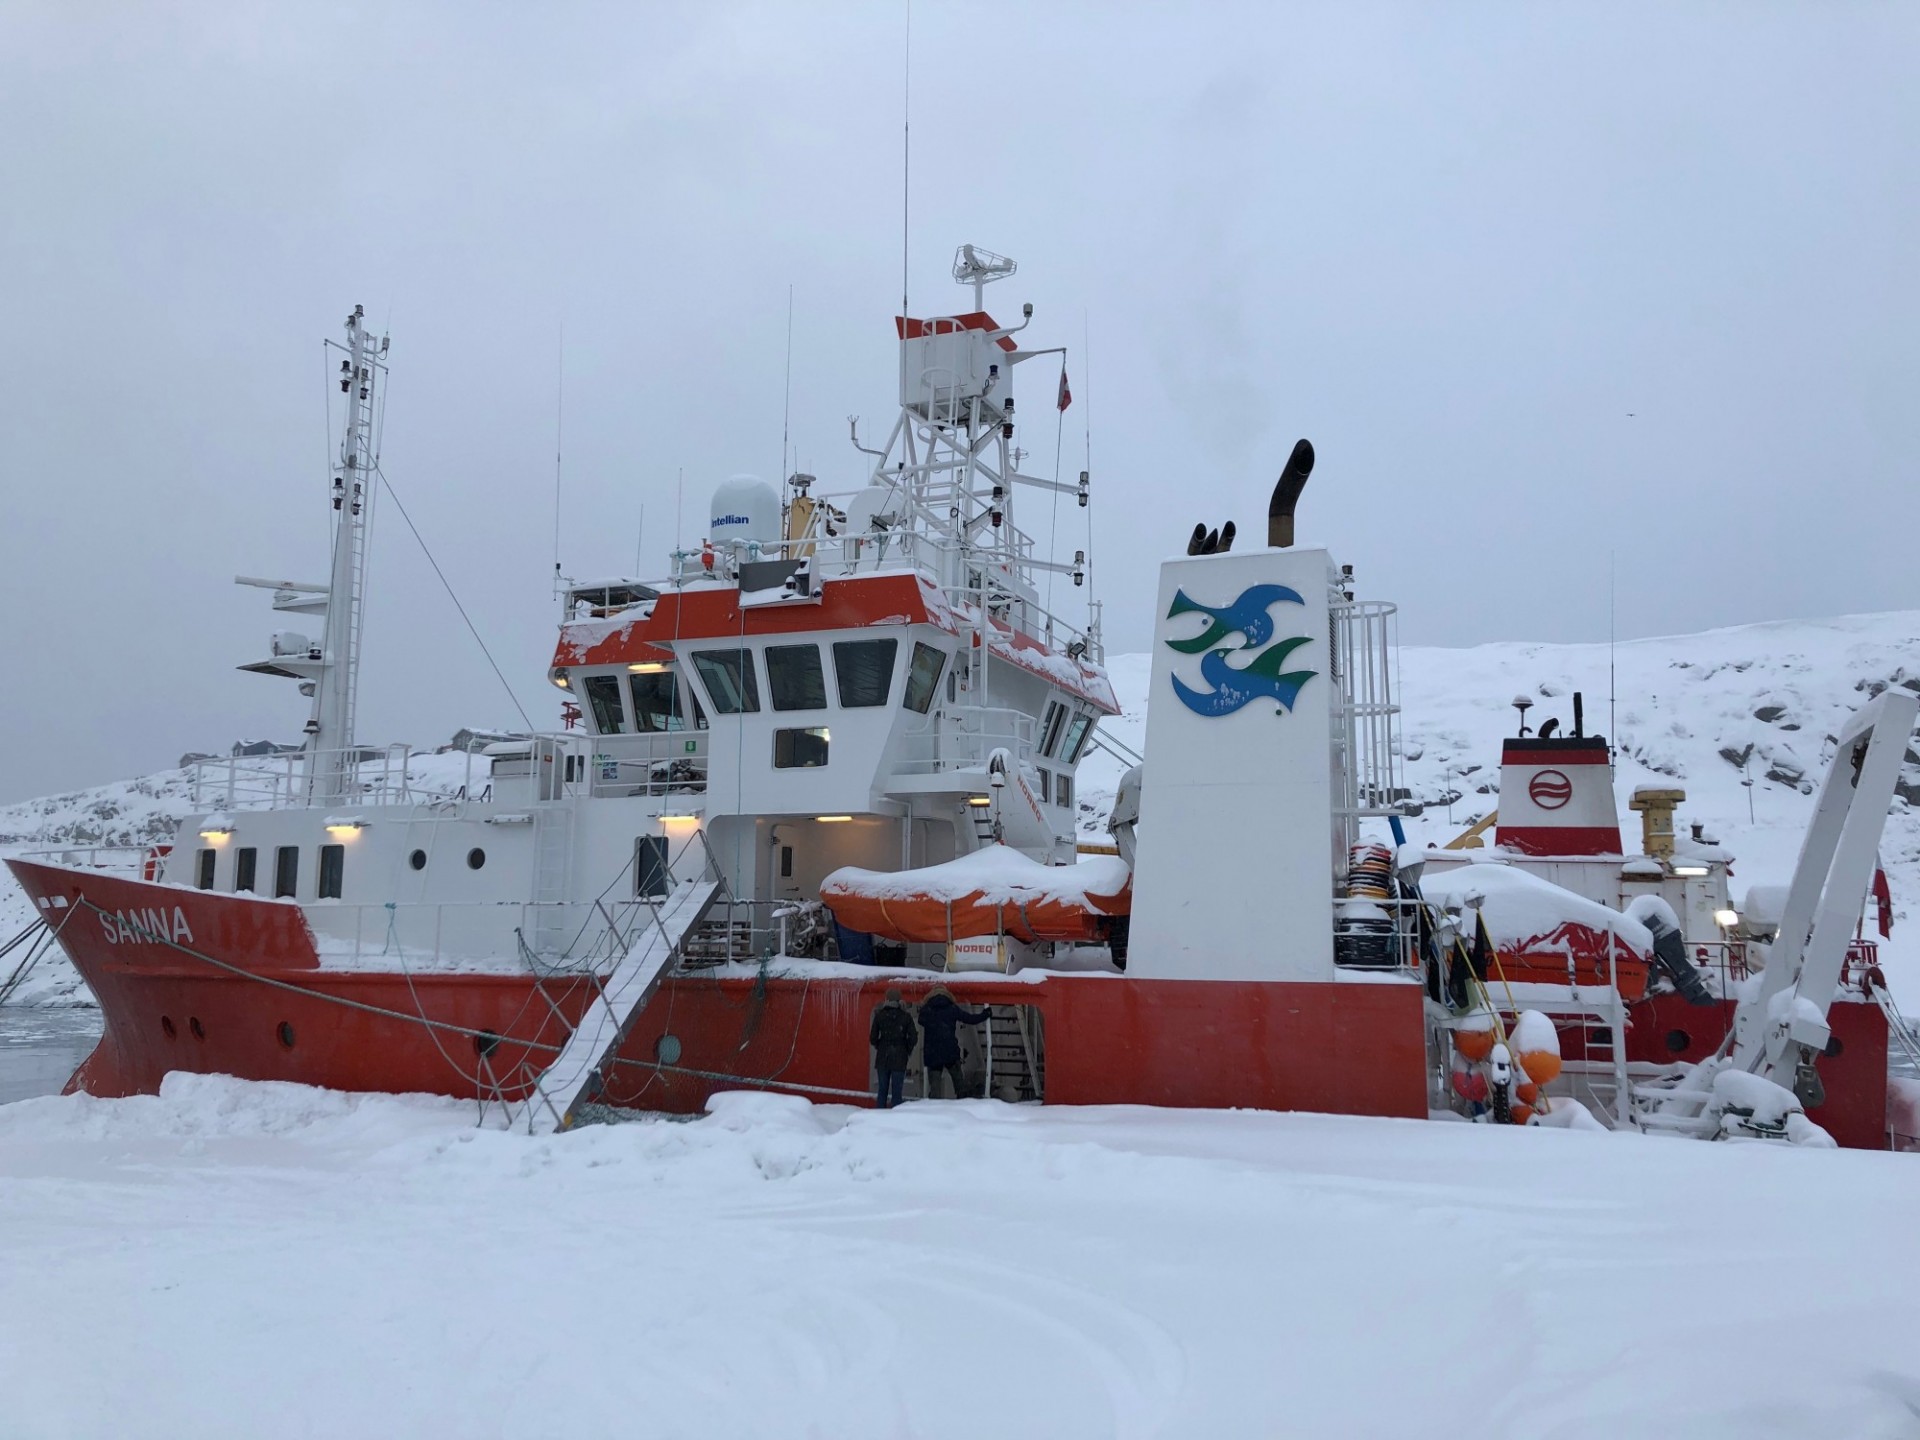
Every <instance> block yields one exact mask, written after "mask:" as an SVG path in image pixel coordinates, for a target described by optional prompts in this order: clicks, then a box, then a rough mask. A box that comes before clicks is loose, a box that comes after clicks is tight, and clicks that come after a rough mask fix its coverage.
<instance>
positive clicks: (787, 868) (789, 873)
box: [780, 845, 793, 880]
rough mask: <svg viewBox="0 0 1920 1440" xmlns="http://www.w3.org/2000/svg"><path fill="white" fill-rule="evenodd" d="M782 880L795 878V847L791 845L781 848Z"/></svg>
mask: <svg viewBox="0 0 1920 1440" xmlns="http://www.w3.org/2000/svg"><path fill="white" fill-rule="evenodd" d="M780 878H781V879H782V880H791V879H792V878H793V847H792V846H791V845H782V846H781V847H780Z"/></svg>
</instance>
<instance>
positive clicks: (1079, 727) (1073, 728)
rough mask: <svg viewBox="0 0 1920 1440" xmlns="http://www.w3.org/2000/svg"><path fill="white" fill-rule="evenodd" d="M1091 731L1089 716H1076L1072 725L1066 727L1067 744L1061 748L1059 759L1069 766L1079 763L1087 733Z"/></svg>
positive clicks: (1090, 718)
mask: <svg viewBox="0 0 1920 1440" xmlns="http://www.w3.org/2000/svg"><path fill="white" fill-rule="evenodd" d="M1092 729H1093V717H1092V716H1091V715H1076V716H1074V717H1073V723H1072V724H1071V725H1069V726H1068V727H1067V743H1066V744H1065V745H1064V746H1062V747H1061V750H1060V758H1061V759H1062V760H1065V761H1066V762H1067V764H1069V765H1077V764H1079V763H1080V752H1081V751H1082V750H1083V749H1085V748H1086V744H1087V737H1088V733H1089V732H1090V731H1091V730H1092Z"/></svg>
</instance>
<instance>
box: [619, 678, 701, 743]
mask: <svg viewBox="0 0 1920 1440" xmlns="http://www.w3.org/2000/svg"><path fill="white" fill-rule="evenodd" d="M627 683H628V684H629V686H630V687H631V688H632V690H633V728H634V729H635V730H638V731H639V732H640V733H641V734H642V735H658V734H662V733H664V732H666V731H669V730H684V729H686V728H687V722H686V721H685V720H683V719H682V718H681V716H680V683H679V680H678V679H677V677H675V675H674V673H673V671H671V670H655V671H653V672H651V673H650V674H646V675H631V676H629V677H628V682H627Z"/></svg>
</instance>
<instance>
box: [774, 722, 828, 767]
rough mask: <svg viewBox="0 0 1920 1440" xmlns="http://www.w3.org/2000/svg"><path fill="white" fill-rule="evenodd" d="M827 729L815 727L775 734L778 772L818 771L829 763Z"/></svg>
mask: <svg viewBox="0 0 1920 1440" xmlns="http://www.w3.org/2000/svg"><path fill="white" fill-rule="evenodd" d="M828 738H829V737H828V734H827V727H826V726H824V725H815V726H812V727H810V728H809V729H805V730H776V731H774V732H773V768H774V769H776V770H817V769H819V768H820V767H821V766H822V765H824V764H826V763H827V740H828Z"/></svg>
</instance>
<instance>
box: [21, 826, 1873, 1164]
mask: <svg viewBox="0 0 1920 1440" xmlns="http://www.w3.org/2000/svg"><path fill="white" fill-rule="evenodd" d="M8 863H9V864H10V865H11V867H12V869H13V871H14V874H15V875H16V876H17V877H18V879H19V880H20V882H21V884H22V886H23V887H24V888H25V889H26V891H27V893H28V894H29V896H30V897H32V898H33V899H34V900H35V901H36V903H39V902H42V901H44V902H46V903H45V904H43V905H42V913H43V914H45V915H46V916H47V917H48V919H49V921H50V922H51V923H53V924H54V925H56V926H60V927H61V934H60V942H61V945H62V946H63V947H64V948H65V950H66V951H67V953H68V955H70V956H71V957H72V959H73V961H74V964H75V965H76V966H77V967H78V969H79V970H80V973H81V975H82V976H83V977H84V978H85V979H86V981H87V984H88V985H89V986H90V987H91V989H92V990H93V993H94V995H95V996H96V997H97V998H98V1000H99V1002H100V1007H101V1011H102V1014H103V1017H104V1019H105V1022H106V1023H105V1029H104V1033H103V1034H102V1036H101V1039H100V1043H99V1045H98V1047H97V1048H96V1049H95V1050H94V1052H93V1053H92V1054H91V1055H90V1056H89V1057H88V1058H87V1060H86V1061H85V1062H84V1063H83V1064H82V1065H81V1066H80V1068H79V1069H78V1070H77V1071H75V1073H74V1076H73V1079H72V1080H71V1081H70V1082H69V1086H68V1088H69V1089H77V1090H84V1091H86V1092H87V1093H88V1094H91V1095H100V1096H118V1095H132V1094H145V1093H151V1092H153V1091H155V1090H157V1089H158V1088H159V1085H160V1081H161V1079H162V1077H163V1076H165V1075H166V1073H167V1072H168V1071H170V1070H192V1071H200V1072H204V1073H219V1074H230V1075H238V1076H241V1077H244V1078H247V1079H258V1080H291V1081H298V1082H300V1083H303V1084H309V1085H321V1086H327V1087H329V1088H333V1089H340V1090H378V1091H391V1092H416V1091H417V1092H429V1093H438V1094H447V1095H459V1096H476V1097H478V1096H497V1095H505V1096H506V1097H507V1098H513V1099H517V1098H519V1097H520V1096H522V1095H524V1094H525V1093H526V1088H527V1084H528V1081H529V1080H530V1078H531V1076H532V1074H533V1073H534V1072H535V1071H537V1070H538V1069H539V1068H541V1067H542V1066H543V1065H544V1064H545V1063H546V1061H547V1060H548V1058H549V1057H550V1056H551V1054H552V1053H553V1049H554V1048H555V1047H557V1046H559V1045H560V1044H561V1043H562V1042H564V1040H565V1039H566V1037H567V1035H568V1034H569V1033H570V1032H571V1029H572V1026H573V1023H574V1021H575V1020H576V1019H577V1018H578V1016H579V1014H580V1012H581V1010H582V1008H583V1007H584V1005H585V1002H586V999H587V996H588V994H589V990H588V988H587V987H588V986H589V984H590V983H591V982H589V981H586V980H583V979H549V980H545V981H536V980H535V979H534V978H533V977H531V976H528V975H522V974H498V975H489V974H474V973H454V974H447V973H432V972H428V973H417V974H414V975H412V976H408V975H407V974H405V973H393V972H365V971H342V970H330V969H326V968H323V967H322V965H321V963H320V960H319V958H318V956H317V955H316V954H315V953H314V950H313V945H312V940H311V937H310V935H309V933H308V931H307V928H306V925H305V923H304V920H303V919H302V917H301V912H300V910H299V909H298V907H296V906H294V905H291V904H278V903H273V902H262V901H258V900H254V899H252V898H248V897H236V896H230V895H219V894H214V893H210V892H203V891H197V890H188V889H184V888H180V887H176V886H166V885H155V884H150V883H146V882H143V881H137V880H131V879H123V878H120V877H116V876H108V875H96V874H92V873H83V872H76V871H73V870H68V869H63V868H59V867H53V866H44V865H38V864H34V863H32V862H29V861H19V860H16V861H10V862H8ZM56 901H64V902H65V904H64V906H59V905H56V903H55V902H56ZM69 915H71V918H68V916H69ZM182 933H185V934H187V935H190V936H191V937H192V940H191V944H190V945H189V943H188V942H187V941H185V940H181V939H177V938H176V937H177V936H178V935H180V934H182ZM163 935H164V937H165V939H162V938H161V937H162V936H163ZM188 949H191V950H193V951H195V952H197V954H198V955H201V956H208V957H212V958H211V960H209V959H201V958H196V957H195V955H191V954H188V953H186V952H187V950H188ZM213 961H219V962H221V963H220V964H215V963H212V962H213ZM223 965H224V966H225V967H229V968H222V966H223ZM936 983H945V984H946V985H947V986H948V988H949V989H951V990H952V991H953V993H954V995H955V996H956V998H958V999H959V1000H960V1001H961V1002H962V1003H963V1004H967V1005H988V1004H992V1005H997V1006H1004V1005H1027V1006H1032V1007H1033V1008H1034V1009H1035V1010H1037V1011H1038V1012H1039V1014H1040V1016H1041V1028H1042V1034H1043V1037H1044V1042H1043V1043H1044V1054H1045V1097H1046V1099H1047V1100H1048V1101H1049V1102H1053V1103H1064V1104H1143V1105H1170V1106H1195V1107H1228V1106H1243V1107H1248V1108H1256V1109H1273V1110H1317V1111H1325V1112H1330V1113H1335V1114H1355V1115H1387V1116H1408V1117H1421V1116H1424V1115H1425V1114H1426V1113H1427V1088H1426V1086H1427V1074H1426V1046H1425V1035H1424V1023H1423V1018H1422V1011H1421V993H1420V990H1419V988H1418V987H1417V986H1414V985H1410V984H1390V983H1389V984H1365V983H1334V984H1301V983H1288V984H1264V983H1248V982H1236V981H1218V980H1143V979H1132V978H1119V977H1114V976H1110V975H1085V976H1073V975H1054V976H1049V977H1047V978H1045V979H1042V980H1038V981H1035V982H1033V983H1031V984H1019V983H1008V982H1006V981H1004V980H967V979H964V978H961V977H956V976H943V977H938V978H937V979H936V978H935V977H932V976H928V977H926V978H925V979H918V978H913V977H907V976H901V975H899V974H898V973H893V972H890V973H883V974H880V975H876V976H875V977H873V978H871V979H868V978H864V977H862V978H842V977H840V976H822V977H819V978H804V977H791V976H788V977H779V978H772V979H768V980H766V981H765V982H761V981H758V980H755V979H743V978H715V977H700V976H688V977H679V978H673V979H669V980H667V981H666V982H665V983H664V984H663V985H662V987H661V989H660V992H659V993H658V994H657V995H656V997H655V998H654V1000H653V1001H652V1003H651V1004H650V1005H649V1006H648V1007H647V1010H646V1012H645V1013H644V1014H643V1015H642V1016H641V1017H640V1020H639V1022H638V1024H637V1025H636V1026H635V1027H634V1030H633V1032H632V1034H631V1035H630V1036H629V1037H628V1039H627V1041H626V1043H625V1044H624V1045H623V1046H622V1048H621V1050H620V1052H619V1054H618V1055H617V1056H616V1063H615V1065H614V1067H613V1069H612V1072H611V1073H610V1074H609V1075H608V1077H607V1082H606V1090H607V1095H606V1098H607V1099H608V1100H609V1101H610V1102H612V1103H614V1104H617V1105H629V1106H636V1107H640V1108H645V1109H650V1110H660V1111H666V1112H670V1113H694V1112H697V1111H699V1110H700V1109H701V1108H702V1106H704V1104H705V1102H706V1099H707V1097H708V1096H709V1095H711V1094H712V1093H713V1092H714V1091H716V1090H724V1089H729V1088H738V1087H739V1086H741V1085H765V1086H771V1087H773V1088H778V1089H787V1090H791V1091H794V1092H796V1093H800V1094H811V1095H814V1096H816V1097H817V1098H823V1099H850V1100H851V1099H856V1098H859V1097H862V1096H864V1095H866V1094H867V1093H868V1091H869V1087H870V1081H871V1074H870V1070H869V1055H870V1052H869V1050H868V1046H867V1023H868V1017H869V1016H870V1015H871V1013H872V1010H873V1007H874V1006H875V1005H877V1004H878V1003H879V1002H880V1000H881V999H882V997H883V995H884V993H885V991H886V990H887V989H888V988H889V987H890V986H898V987H899V988H900V989H901V990H902V992H903V993H904V994H905V995H906V997H907V998H908V999H909V1000H912V999H914V998H915V997H916V996H918V995H919V994H922V993H924V992H925V991H926V990H928V989H930V988H931V987H932V986H933V985H934V984H936ZM1732 1019H1733V1002H1731V1001H1723V1002H1720V1003H1718V1004H1716V1005H1714V1006H1711V1007H1699V1008H1695V1007H1692V1006H1689V1005H1687V1004H1686V1003H1685V1002H1684V1001H1683V1000H1682V999H1681V998H1680V997H1679V996H1677V995H1671V994H1663V995H1655V996H1651V997H1649V998H1647V999H1645V1000H1643V1001H1640V1002H1639V1003H1637V1004H1635V1005H1633V1006H1632V1007H1631V1010H1630V1026H1629V1030H1628V1040H1627V1054H1628V1058H1629V1059H1630V1060H1643V1061H1651V1062H1655V1063H1666V1062H1670V1061H1675V1060H1688V1061H1693V1060H1700V1059H1704V1058H1706V1057H1707V1056H1708V1055H1710V1054H1712V1053H1713V1051H1714V1049H1715V1048H1716V1047H1717V1046H1718V1045H1719V1043H1720V1041H1721V1039H1722V1038H1723V1037H1724V1036H1725V1034H1726V1033H1727V1030H1728V1028H1729V1027H1730V1026H1731V1024H1732ZM427 1022H436V1024H437V1026H438V1027H445V1028H436V1024H429V1023H427ZM1829 1023H1830V1024H1831V1026H1832V1029H1833V1033H1834V1035H1835V1037H1836V1038H1837V1039H1838V1040H1839V1042H1840V1044H1839V1047H1838V1053H1837V1054H1835V1055H1832V1056H1830V1057H1829V1058H1827V1059H1825V1060H1823V1061H1822V1062H1821V1065H1820V1071H1821V1076H1822V1079H1823V1080H1824V1082H1825V1084H1826V1088H1827V1096H1828V1098H1827V1101H1826V1103H1825V1104H1823V1105H1821V1106H1819V1107H1818V1108H1816V1109H1813V1110H1811V1111H1810V1112H1809V1113H1810V1115H1811V1117H1812V1118H1813V1119H1814V1120H1815V1121H1817V1122H1818V1123H1819V1124H1821V1125H1822V1126H1824V1127H1825V1128H1826V1129H1827V1131H1828V1132H1829V1133H1830V1134H1832V1135H1833V1137H1834V1139H1835V1140H1837V1141H1838V1142H1839V1143H1840V1144H1842V1145H1847V1146H1853V1147H1858V1148H1864V1149H1878V1148H1881V1147H1883V1146H1884V1145H1885V1143H1886V1084H1885V1077H1886V1063H1887V1031H1886V1023H1885V1020H1884V1018H1883V1017H1882V1016H1881V1014H1880V1012H1879V1011H1878V1010H1877V1009H1876V1008H1874V1007H1873V1006H1871V1005H1857V1004H1844V1003H1843V1004H1836V1005H1834V1006H1833V1007H1832V1010H1831V1012H1830V1016H1829ZM476 1033H482V1034H484V1035H489V1036H497V1037H499V1038H498V1039H497V1040H490V1039H476ZM1604 1035H1605V1032H1604V1030H1594V1031H1589V1032H1587V1033H1586V1034H1584V1035H1583V1034H1581V1033H1580V1032H1578V1031H1575V1032H1573V1033H1570V1034H1569V1033H1563V1035H1562V1041H1561V1043H1562V1048H1563V1050H1564V1051H1565V1053H1566V1056H1567V1058H1568V1059H1577V1058H1602V1057H1603V1056H1604V1051H1603V1050H1601V1049H1600V1048H1599V1047H1600V1045H1601V1044H1602V1043H1603V1039H1604ZM668 1037H671V1040H672V1041H673V1042H675V1043H672V1044H669V1043H668ZM483 1050H484V1051H485V1052H486V1053H485V1054H484V1055H483V1053H482V1051H483Z"/></svg>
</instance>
